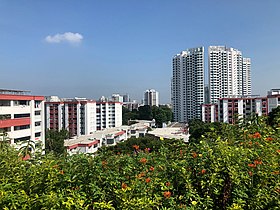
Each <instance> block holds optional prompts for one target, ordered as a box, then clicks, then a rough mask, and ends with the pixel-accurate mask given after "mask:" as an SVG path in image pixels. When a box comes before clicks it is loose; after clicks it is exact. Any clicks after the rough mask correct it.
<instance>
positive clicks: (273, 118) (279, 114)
mask: <svg viewBox="0 0 280 210" xmlns="http://www.w3.org/2000/svg"><path fill="white" fill-rule="evenodd" d="M267 122H268V124H269V125H271V126H273V127H275V126H278V125H279V124H280V106H278V107H276V108H274V109H272V111H271V112H270V113H269V114H268V119H267Z"/></svg>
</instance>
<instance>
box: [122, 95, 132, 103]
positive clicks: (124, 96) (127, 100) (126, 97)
mask: <svg viewBox="0 0 280 210" xmlns="http://www.w3.org/2000/svg"><path fill="white" fill-rule="evenodd" d="M123 102H131V100H130V97H129V95H128V94H125V95H123Z"/></svg>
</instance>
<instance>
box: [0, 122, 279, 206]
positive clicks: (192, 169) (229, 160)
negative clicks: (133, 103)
mask: <svg viewBox="0 0 280 210" xmlns="http://www.w3.org/2000/svg"><path fill="white" fill-rule="evenodd" d="M273 122H276V123H278V122H279V121H277V120H275V119H274V121H273ZM279 130H280V126H279V124H272V125H271V126H270V125H267V119H265V118H253V119H251V120H249V121H244V122H240V123H239V124H237V125H229V124H219V125H216V124H208V129H207V130H203V131H202V132H201V134H202V135H200V136H198V137H197V141H196V142H193V143H189V144H184V143H183V142H182V141H178V140H159V139H154V138H141V139H131V140H128V141H126V142H124V143H122V144H120V145H118V146H116V147H111V148H105V149H102V151H100V152H99V153H98V155H97V156H96V157H92V156H89V155H83V154H80V155H74V156H66V157H61V158H59V157H57V156H54V155H52V154H47V155H45V156H42V155H40V154H38V153H36V154H35V155H34V157H32V158H31V159H29V160H27V161H23V160H22V158H21V157H20V156H18V152H17V151H15V150H13V149H12V148H11V147H6V146H5V147H1V148H2V149H1V151H0V161H1V164H0V180H1V181H0V209H252V210H257V209H279V206H280V169H279V164H280V142H279V137H280V133H279V132H280V131H279Z"/></svg>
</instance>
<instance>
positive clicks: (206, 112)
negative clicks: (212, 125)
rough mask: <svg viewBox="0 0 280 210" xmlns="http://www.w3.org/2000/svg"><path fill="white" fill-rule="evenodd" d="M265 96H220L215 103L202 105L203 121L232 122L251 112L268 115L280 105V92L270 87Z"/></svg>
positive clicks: (251, 113) (248, 115)
mask: <svg viewBox="0 0 280 210" xmlns="http://www.w3.org/2000/svg"><path fill="white" fill-rule="evenodd" d="M268 93H269V94H268V95H267V96H266V97H254V96H252V97H247V96H240V97H228V98H220V99H219V100H218V103H216V104H204V105H203V106H202V120H203V121H204V122H224V123H230V124H233V123H235V122H236V121H237V120H239V119H242V118H247V117H250V116H252V115H253V114H255V115H258V116H265V115H268V114H269V113H270V112H271V111H272V109H274V108H276V107H278V106H280V92H278V91H277V89H272V90H271V91H269V92H268Z"/></svg>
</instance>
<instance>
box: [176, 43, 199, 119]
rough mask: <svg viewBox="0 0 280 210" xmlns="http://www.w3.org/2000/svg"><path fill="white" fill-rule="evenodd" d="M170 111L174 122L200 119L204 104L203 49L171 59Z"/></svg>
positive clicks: (191, 50) (195, 49)
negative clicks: (171, 110)
mask: <svg viewBox="0 0 280 210" xmlns="http://www.w3.org/2000/svg"><path fill="white" fill-rule="evenodd" d="M171 87H172V93H171V94H172V97H171V99H172V109H173V113H174V120H175V121H179V122H188V121H189V120H191V119H201V105H202V104H203V102H204V48H203V47H199V48H191V49H187V50H186V51H182V52H181V53H180V54H177V55H175V56H174V57H173V77H172V85H171Z"/></svg>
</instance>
